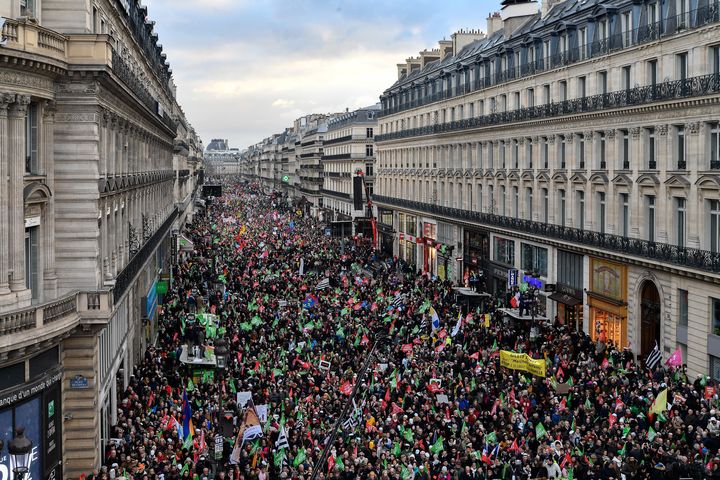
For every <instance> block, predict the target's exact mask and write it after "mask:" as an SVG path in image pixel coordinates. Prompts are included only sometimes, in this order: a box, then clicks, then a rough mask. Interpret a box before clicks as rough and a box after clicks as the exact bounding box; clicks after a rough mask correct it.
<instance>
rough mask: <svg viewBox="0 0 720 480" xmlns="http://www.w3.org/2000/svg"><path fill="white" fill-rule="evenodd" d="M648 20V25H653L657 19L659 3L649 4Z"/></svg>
mask: <svg viewBox="0 0 720 480" xmlns="http://www.w3.org/2000/svg"><path fill="white" fill-rule="evenodd" d="M647 21H648V25H652V24H653V23H655V22H656V21H657V4H655V3H649V4H648V5H647Z"/></svg>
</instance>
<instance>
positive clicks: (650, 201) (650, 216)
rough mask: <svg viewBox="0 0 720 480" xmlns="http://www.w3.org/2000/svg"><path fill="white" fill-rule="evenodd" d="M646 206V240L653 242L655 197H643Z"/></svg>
mask: <svg viewBox="0 0 720 480" xmlns="http://www.w3.org/2000/svg"><path fill="white" fill-rule="evenodd" d="M645 203H646V205H647V240H648V242H654V241H655V197H654V196H653V195H646V196H645Z"/></svg>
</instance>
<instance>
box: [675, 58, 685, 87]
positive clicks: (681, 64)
mask: <svg viewBox="0 0 720 480" xmlns="http://www.w3.org/2000/svg"><path fill="white" fill-rule="evenodd" d="M675 58H676V62H677V78H678V80H687V77H688V54H687V52H683V53H678V54H677V55H675Z"/></svg>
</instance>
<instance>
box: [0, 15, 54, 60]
mask: <svg viewBox="0 0 720 480" xmlns="http://www.w3.org/2000/svg"><path fill="white" fill-rule="evenodd" d="M4 20H5V25H3V28H2V36H3V38H5V39H6V40H7V43H6V44H5V45H4V46H3V50H18V51H21V52H26V53H32V54H36V55H42V56H44V57H49V58H52V59H54V60H58V61H61V62H67V42H68V40H67V37H65V36H64V35H61V34H59V33H56V32H53V31H52V30H48V29H47V28H43V27H41V26H39V25H38V24H37V23H35V22H33V21H31V20H27V19H25V20H13V19H10V18H5V19H4Z"/></svg>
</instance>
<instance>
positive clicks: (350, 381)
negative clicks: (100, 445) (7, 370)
mask: <svg viewBox="0 0 720 480" xmlns="http://www.w3.org/2000/svg"><path fill="white" fill-rule="evenodd" d="M284 205H285V202H284V199H283V200H281V199H280V198H279V197H270V196H267V195H264V194H263V193H261V190H260V189H259V188H257V186H251V187H247V186H237V185H226V186H225V187H224V195H223V197H222V198H220V199H215V200H214V201H212V202H211V203H210V204H209V205H208V207H207V212H206V214H204V215H198V216H197V217H196V221H195V223H194V224H193V225H192V226H191V228H189V229H188V236H189V239H190V240H191V241H192V243H193V247H192V250H190V249H189V248H188V249H185V251H181V252H180V253H179V255H178V261H177V265H176V266H175V267H174V270H173V271H174V281H173V286H172V288H171V289H170V291H169V292H168V294H167V295H166V296H165V299H164V302H163V306H162V308H161V313H160V322H159V323H160V327H159V328H160V333H159V340H158V344H157V346H155V347H151V348H150V349H149V350H148V351H147V353H146V354H145V361H144V362H143V363H142V364H141V365H139V366H138V367H137V368H136V369H135V370H134V372H133V377H132V378H131V380H130V386H129V387H128V389H127V390H126V391H124V392H122V393H121V394H120V398H119V400H118V406H119V408H120V410H121V411H122V414H121V416H120V418H119V419H118V425H117V427H115V428H114V431H113V434H112V437H114V438H116V439H118V441H117V442H116V444H115V445H114V446H112V447H110V448H108V451H107V455H106V459H105V462H104V465H105V468H108V469H110V470H114V472H115V475H120V474H123V473H126V474H129V475H130V476H132V477H133V478H145V477H147V478H156V477H159V476H160V475H161V474H162V475H163V476H164V478H166V479H169V478H177V477H178V476H179V477H183V478H192V477H193V476H194V475H195V474H197V475H198V476H199V478H210V477H211V475H213V474H214V475H215V478H260V479H262V478H297V479H309V478H348V479H350V478H391V479H396V478H403V479H409V478H416V479H417V478H420V479H429V478H441V479H450V478H460V479H473V478H511V477H512V476H513V475H515V478H536V477H545V476H548V474H549V475H562V476H567V477H573V478H592V477H593V476H594V477H597V478H613V477H614V478H620V474H621V473H624V474H626V475H627V478H658V476H659V475H662V474H663V472H665V471H668V470H672V471H673V472H675V473H674V475H675V474H676V475H679V476H681V477H689V476H692V474H693V473H694V472H703V469H704V468H705V464H710V465H711V464H712V463H713V462H714V461H715V460H716V459H715V457H714V456H711V455H708V453H707V452H709V451H716V448H717V447H716V442H717V440H716V439H715V438H711V437H709V436H708V435H707V434H708V432H712V429H713V428H715V429H717V426H716V425H717V422H716V420H715V417H714V416H715V414H716V413H715V410H714V403H713V402H711V401H708V400H707V398H709V397H708V396H707V395H706V393H707V390H706V387H708V388H710V384H707V385H706V383H705V382H706V380H705V378H704V377H703V378H702V379H697V381H695V383H694V384H691V383H688V379H687V378H686V376H685V374H684V368H681V367H665V366H662V365H660V366H657V368H656V369H655V370H654V371H649V370H647V369H645V368H644V367H643V366H641V365H637V364H636V363H634V362H633V361H632V360H631V358H632V356H631V355H629V354H628V352H622V351H616V350H614V349H613V348H611V347H610V346H609V345H604V344H601V343H594V342H591V341H590V339H589V337H588V336H586V335H585V334H582V333H576V332H569V331H568V330H567V329H566V328H565V327H557V326H556V328H548V327H546V326H545V325H543V324H540V323H537V324H536V325H535V326H536V327H539V335H537V336H535V337H534V338H533V339H532V340H531V339H530V335H529V331H530V325H529V324H528V321H527V320H526V321H515V320H513V319H512V317H508V316H502V315H501V314H500V311H499V310H498V311H497V312H495V309H494V302H488V303H487V304H483V305H486V308H487V311H486V310H485V309H483V308H476V309H472V310H470V311H469V312H468V311H462V310H461V307H460V303H458V302H456V298H455V295H454V294H453V289H452V286H451V284H450V283H448V282H440V281H434V280H429V279H428V278H426V277H418V276H415V274H413V273H407V274H403V273H402V272H401V271H400V270H399V269H397V268H396V267H395V265H394V263H393V259H392V258H389V259H385V260H380V259H378V258H376V256H375V255H376V254H375V253H374V252H372V251H370V250H368V249H366V248H364V247H362V246H360V245H359V246H355V242H353V241H351V240H347V241H346V243H345V245H344V246H343V247H341V246H340V245H339V243H338V240H337V239H334V238H331V237H326V236H325V235H324V232H323V230H322V229H320V228H318V226H317V224H316V222H315V221H314V220H311V219H308V218H305V217H304V216H302V215H301V214H300V215H299V213H301V212H298V211H296V210H295V209H294V208H290V209H288V208H285V207H284ZM493 312H495V313H493ZM188 346H189V347H190V349H191V350H193V349H194V350H196V351H195V352H194V353H195V357H196V358H195V359H192V358H191V359H188V356H187V352H186V349H187V347H188ZM195 346H197V347H199V348H193V347H195ZM510 351H512V352H515V353H514V354H512V358H510V359H509V360H508V362H509V363H508V365H509V366H510V368H505V367H501V362H502V364H503V365H505V360H504V358H505V356H506V355H507V353H506V352H510ZM525 354H527V355H525ZM191 357H192V355H191ZM713 385H714V384H713ZM693 412H695V413H693ZM711 417H712V418H711ZM226 418H228V419H231V420H232V421H231V422H230V423H228V422H227V421H226ZM335 428H336V429H337V431H336V433H337V435H335V436H333V438H332V441H331V442H329V445H328V446H327V448H326V445H327V443H328V439H329V437H330V436H331V435H332V433H333V429H335ZM216 435H222V436H223V437H224V438H223V448H222V451H220V450H216ZM216 452H217V456H216ZM621 465H622V467H621ZM316 466H317V470H318V473H319V476H318V477H312V472H313V471H314V468H315V467H316ZM701 475H702V473H701ZM674 478H676V477H674ZM697 478H699V477H697Z"/></svg>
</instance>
